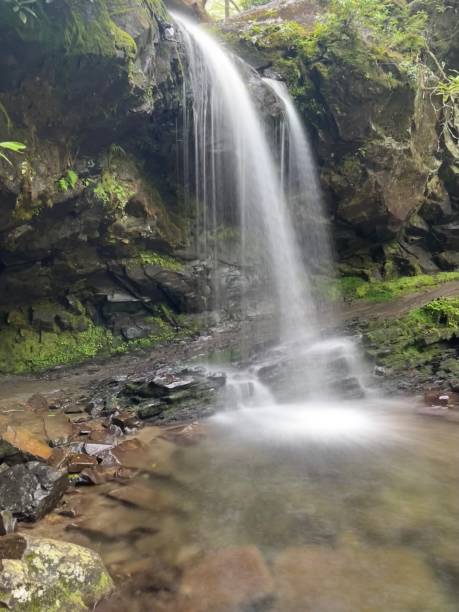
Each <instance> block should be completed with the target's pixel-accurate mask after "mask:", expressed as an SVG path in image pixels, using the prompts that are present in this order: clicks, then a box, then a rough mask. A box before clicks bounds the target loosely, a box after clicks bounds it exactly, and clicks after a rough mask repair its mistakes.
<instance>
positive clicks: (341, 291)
mask: <svg viewBox="0 0 459 612" xmlns="http://www.w3.org/2000/svg"><path fill="white" fill-rule="evenodd" d="M454 280H459V272H440V273H439V274H435V275H433V276H430V275H428V274H419V275H416V276H405V277H402V278H396V279H393V280H388V281H369V282H368V281H365V280H363V279H362V278H359V277H356V276H345V277H343V278H340V279H338V281H336V283H335V282H333V283H330V285H329V288H328V291H327V294H328V296H329V297H331V298H332V299H337V298H338V297H339V296H342V297H344V299H347V300H359V299H364V300H372V301H375V302H384V301H386V300H392V299H394V298H396V297H399V296H402V295H406V294H409V293H414V292H417V291H420V290H422V289H429V288H431V287H435V286H437V285H441V284H442V283H447V282H449V281H454Z"/></svg>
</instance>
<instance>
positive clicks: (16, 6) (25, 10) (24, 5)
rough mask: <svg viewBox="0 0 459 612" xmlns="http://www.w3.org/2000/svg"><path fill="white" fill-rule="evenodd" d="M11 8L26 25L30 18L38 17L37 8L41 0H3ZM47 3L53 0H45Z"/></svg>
mask: <svg viewBox="0 0 459 612" xmlns="http://www.w3.org/2000/svg"><path fill="white" fill-rule="evenodd" d="M2 1H3V2H4V3H5V4H6V5H8V7H9V8H10V9H11V12H12V13H13V15H15V16H17V18H18V20H19V21H20V22H21V23H22V24H23V25H26V24H27V23H28V21H29V19H30V18H33V19H37V18H38V15H37V12H36V10H34V9H36V8H37V7H39V6H40V0H2ZM43 2H44V3H45V4H51V3H52V2H53V0H43Z"/></svg>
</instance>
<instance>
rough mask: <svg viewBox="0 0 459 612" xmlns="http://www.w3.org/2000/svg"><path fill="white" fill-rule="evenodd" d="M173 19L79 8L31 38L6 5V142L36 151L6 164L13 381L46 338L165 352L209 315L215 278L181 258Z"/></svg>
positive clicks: (56, 8) (6, 329) (154, 8)
mask: <svg viewBox="0 0 459 612" xmlns="http://www.w3.org/2000/svg"><path fill="white" fill-rule="evenodd" d="M165 19H167V13H166V12H165V9H164V7H163V5H162V4H161V2H159V1H158V2H155V1H152V0H103V1H101V2H94V3H92V2H75V1H73V0H65V1H63V2H59V3H57V2H56V3H52V4H49V5H45V3H42V4H41V5H40V10H39V12H38V15H37V18H36V19H32V18H30V19H29V20H28V22H27V23H26V24H22V23H21V22H20V21H19V20H18V18H17V16H15V15H14V14H13V12H12V11H11V8H10V7H8V6H7V5H6V4H5V3H1V6H0V104H1V107H0V108H1V109H2V112H1V113H0V115H1V117H0V141H3V140H16V141H21V142H24V143H25V144H26V145H27V149H26V151H25V152H24V154H23V155H19V154H15V153H11V154H8V156H9V158H10V161H11V164H9V163H7V162H6V161H4V160H3V161H0V341H1V343H2V346H3V347H4V348H6V347H7V349H8V354H7V355H1V356H0V369H1V370H5V369H6V370H8V369H9V366H8V363H10V364H11V367H10V369H12V370H17V369H18V368H19V369H23V367H22V365H21V363H16V362H14V363H13V360H12V358H11V352H10V351H12V353H13V354H20V353H21V351H22V350H23V348H24V345H25V343H26V341H27V342H30V352H32V353H34V352H35V353H39V352H40V350H41V349H42V348H43V342H45V341H46V340H47V339H50V338H48V337H47V336H46V334H58V333H60V334H63V335H65V334H66V333H68V334H71V336H72V338H71V342H70V344H67V345H65V347H64V348H65V350H64V351H61V353H62V352H64V353H65V352H66V351H69V352H72V351H71V350H70V348H69V347H70V345H71V346H72V347H73V346H74V345H75V344H78V337H79V334H80V333H82V332H83V331H87V330H88V328H92V326H96V327H97V326H103V327H108V329H109V331H110V333H113V334H115V335H117V336H120V337H121V338H123V339H124V340H135V339H140V338H144V337H149V336H152V337H154V338H157V337H162V335H163V334H162V333H159V332H158V324H159V325H160V326H161V325H162V324H163V323H165V324H167V325H169V326H172V328H173V329H177V328H178V327H180V326H179V324H178V321H177V318H176V316H175V315H176V314H177V313H183V312H197V311H200V310H202V309H203V308H204V307H205V300H204V299H203V298H202V297H201V296H202V295H205V291H203V289H202V287H203V285H204V286H205V283H206V278H207V277H206V274H207V271H206V270H205V268H203V266H202V265H198V264H197V263H196V262H193V261H191V262H190V261H184V260H181V259H178V258H177V257H176V256H175V251H177V250H179V249H183V248H184V247H185V246H186V235H187V227H188V224H189V214H188V211H186V210H184V209H183V207H182V206H181V205H180V201H179V199H178V198H177V194H176V188H177V185H176V152H175V149H174V147H175V142H176V119H177V114H178V112H179V108H180V104H181V95H182V93H181V81H182V67H181V60H180V58H179V56H178V55H177V45H176V43H175V42H173V41H172V42H171V41H167V40H165V37H164V36H163V30H164V21H165ZM198 286H199V287H198ZM75 305H76V306H75ZM63 321H64V323H63ZM160 331H161V330H160ZM163 331H164V330H163ZM43 334H44V336H43ZM166 336H169V332H168V333H167V334H166ZM51 339H52V340H53V343H54V338H51ZM99 339H100V338H99ZM38 344H40V345H42V346H41V347H40V350H39V348H38ZM96 344H97V343H96ZM34 345H36V346H35V348H34ZM93 345H94V342H91V347H92V348H91V349H90V350H89V352H90V353H92V352H94V351H95V350H96V348H95V346H93ZM53 346H54V344H53ZM93 349H94V350H93ZM51 352H52V351H51ZM46 354H47V355H48V353H46ZM80 356H81V355H80ZM88 356H89V355H88ZM70 357H71V356H70V355H69V358H70ZM60 358H61V359H63V358H64V355H63V354H61V356H60ZM21 360H22V359H21ZM69 360H70V359H69ZM50 363H53V360H51V362H49V363H48V361H47V360H46V359H45V363H42V362H41V361H40V364H39V365H41V366H43V365H47V364H48V365H49V364H50ZM29 366H33V359H32V358H31V360H30V362H29V363H28V366H27V367H29Z"/></svg>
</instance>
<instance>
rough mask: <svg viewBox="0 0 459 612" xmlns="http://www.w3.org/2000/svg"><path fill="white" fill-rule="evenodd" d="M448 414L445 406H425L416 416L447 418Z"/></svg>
mask: <svg viewBox="0 0 459 612" xmlns="http://www.w3.org/2000/svg"><path fill="white" fill-rule="evenodd" d="M448 412H449V411H448V408H447V407H445V406H423V407H422V408H418V410H416V414H420V415H422V416H429V417H445V416H446V415H447V414H448Z"/></svg>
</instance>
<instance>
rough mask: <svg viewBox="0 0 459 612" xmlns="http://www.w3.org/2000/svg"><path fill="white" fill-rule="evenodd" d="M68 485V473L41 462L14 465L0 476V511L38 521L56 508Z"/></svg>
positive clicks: (26, 519)
mask: <svg viewBox="0 0 459 612" xmlns="http://www.w3.org/2000/svg"><path fill="white" fill-rule="evenodd" d="M67 485H68V479H67V475H66V472H65V471H60V470H55V469H53V468H51V467H49V466H47V465H45V464H43V463H40V462H38V461H30V462H29V463H20V464H18V465H14V466H13V467H10V468H8V469H7V470H5V471H3V472H2V473H1V474H0V510H1V511H10V512H11V513H12V514H13V515H14V516H15V517H17V518H18V519H19V520H23V521H36V520H37V519H39V518H41V517H42V516H44V515H45V514H47V513H48V512H50V511H51V510H52V509H53V508H54V507H55V506H56V505H57V503H58V502H59V500H60V499H61V497H62V496H63V494H64V492H65V490H66V488H67Z"/></svg>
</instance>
